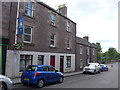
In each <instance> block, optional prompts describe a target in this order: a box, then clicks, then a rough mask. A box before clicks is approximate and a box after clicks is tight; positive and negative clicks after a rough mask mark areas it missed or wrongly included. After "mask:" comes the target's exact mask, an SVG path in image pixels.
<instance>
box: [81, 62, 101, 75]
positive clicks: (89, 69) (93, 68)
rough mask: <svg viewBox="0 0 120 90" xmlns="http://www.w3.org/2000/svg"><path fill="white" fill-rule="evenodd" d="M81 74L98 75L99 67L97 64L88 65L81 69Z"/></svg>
mask: <svg viewBox="0 0 120 90" xmlns="http://www.w3.org/2000/svg"><path fill="white" fill-rule="evenodd" d="M83 73H93V74H96V73H100V67H99V65H98V63H97V64H96V63H89V64H88V65H87V66H85V67H84V68H83Z"/></svg>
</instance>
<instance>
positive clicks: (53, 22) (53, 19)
mask: <svg viewBox="0 0 120 90" xmlns="http://www.w3.org/2000/svg"><path fill="white" fill-rule="evenodd" d="M52 17H54V18H52ZM55 22H56V14H55V13H51V14H50V23H51V24H52V25H55Z"/></svg>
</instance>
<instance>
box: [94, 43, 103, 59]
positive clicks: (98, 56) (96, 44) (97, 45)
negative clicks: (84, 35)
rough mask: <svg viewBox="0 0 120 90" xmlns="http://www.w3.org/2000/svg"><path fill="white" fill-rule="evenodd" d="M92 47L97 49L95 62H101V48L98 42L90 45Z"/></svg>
mask: <svg viewBox="0 0 120 90" xmlns="http://www.w3.org/2000/svg"><path fill="white" fill-rule="evenodd" d="M92 44H93V45H95V46H96V48H97V60H101V55H102V54H101V53H102V48H101V45H100V43H99V42H96V43H92Z"/></svg>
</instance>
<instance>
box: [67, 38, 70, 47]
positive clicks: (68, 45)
mask: <svg viewBox="0 0 120 90" xmlns="http://www.w3.org/2000/svg"><path fill="white" fill-rule="evenodd" d="M67 49H70V40H69V39H68V40H67Z"/></svg>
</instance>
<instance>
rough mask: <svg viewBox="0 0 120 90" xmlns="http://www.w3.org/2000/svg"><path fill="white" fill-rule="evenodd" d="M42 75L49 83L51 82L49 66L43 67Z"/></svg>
mask: <svg viewBox="0 0 120 90" xmlns="http://www.w3.org/2000/svg"><path fill="white" fill-rule="evenodd" d="M42 77H44V79H45V81H46V82H47V83H49V82H50V81H51V73H50V71H49V67H48V66H43V67H42Z"/></svg>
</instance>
